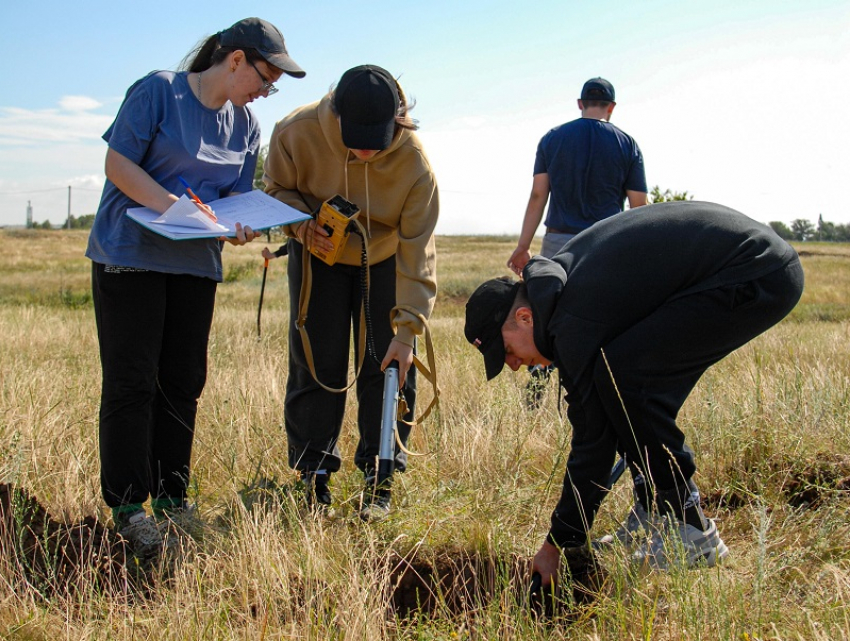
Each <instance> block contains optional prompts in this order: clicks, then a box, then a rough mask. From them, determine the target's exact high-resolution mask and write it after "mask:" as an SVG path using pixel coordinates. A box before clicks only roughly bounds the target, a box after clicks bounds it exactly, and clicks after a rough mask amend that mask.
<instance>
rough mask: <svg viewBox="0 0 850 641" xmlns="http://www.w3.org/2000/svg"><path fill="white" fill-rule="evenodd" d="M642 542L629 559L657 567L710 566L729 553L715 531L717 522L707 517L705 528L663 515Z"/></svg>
mask: <svg viewBox="0 0 850 641" xmlns="http://www.w3.org/2000/svg"><path fill="white" fill-rule="evenodd" d="M664 521H665V523H664V524H663V526H662V527H660V528H657V529H656V530H655V532H654V533H653V535H652V538H650V540H649V541H648V542H647V543H646V545H645V546H644V547H643V548H642V549H640V550H638V551H637V552H635V553H634V555H633V557H632V558H633V559H634V560H635V561H636V562H638V563H645V564H647V565H649V566H650V567H654V568H658V569H659V570H667V569H669V568H670V567H671V566H674V565H684V566H685V567H688V568H695V567H709V568H711V567H714V566H715V565H716V564H717V562H718V561H720V560H721V559H725V558H726V557H727V556H729V548H728V547H726V544H725V543H724V542H723V539H721V538H720V534H718V532H717V524H716V523H715V522H714V521H713V520H712V519H708V524H709V527H708V529H707V530H706V531H705V532H702V531H701V530H700V529H699V528H696V527H694V526H693V525H688V524H687V523H683V522H682V521H679V520H678V519H674V518H671V517H669V516H668V517H665V519H664Z"/></svg>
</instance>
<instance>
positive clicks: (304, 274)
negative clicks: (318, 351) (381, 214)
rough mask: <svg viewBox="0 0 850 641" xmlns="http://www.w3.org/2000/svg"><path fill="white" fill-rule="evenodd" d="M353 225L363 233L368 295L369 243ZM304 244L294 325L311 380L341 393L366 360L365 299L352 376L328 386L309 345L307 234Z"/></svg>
mask: <svg viewBox="0 0 850 641" xmlns="http://www.w3.org/2000/svg"><path fill="white" fill-rule="evenodd" d="M351 222H352V223H353V224H354V225H357V227H358V229H359V230H360V232H361V233H362V234H363V236H361V237H360V238H361V241H362V242H363V245H364V247H365V251H366V265H367V268H366V292H365V295H366V296H368V295H369V287H370V283H369V280H370V278H369V268H368V265H369V245H368V243H367V242H366V231H365V230H364V229H363V225H361V224H360V222H359V221H357V220H356V219H355V220H353V221H351ZM304 240H305V244H304V245H303V247H302V251H301V292H300V294H299V296H298V319H297V320H296V321H295V326H296V327H297V328H298V332H299V333H300V334H301V345H302V347H303V348H304V358H305V359H306V360H307V367H308V368H309V369H310V374H311V375H312V376H313V380H314V381H316V383H318V385H319V386H320V387H321V388H322V389H324V390H326V391H328V392H333V393H337V394H338V393H342V392H347V391H348V390H349V389H351V387H352V385H354V383H355V382H357V377H358V376H360V370H362V369H363V361H364V360H366V300H365V298H364V299H363V300H361V301H360V340H359V341H358V346H357V365H356V367H355V371H354V378H353V379H351V382H349V383H348V384H347V385H346V386H345V387H340V388H336V387H329V386H327V385H325V384H324V383H322V381H320V380H319V376H318V375H317V374H316V364H315V362H314V360H313V348H312V346H311V345H310V336H309V335H308V334H307V312H308V310H309V308H310V294H311V293H312V289H313V268H312V261H311V260H310V257H311V255H312V254H311V253H310V247H309V245H308V244H306V240H307V234H306V233H305V234H304Z"/></svg>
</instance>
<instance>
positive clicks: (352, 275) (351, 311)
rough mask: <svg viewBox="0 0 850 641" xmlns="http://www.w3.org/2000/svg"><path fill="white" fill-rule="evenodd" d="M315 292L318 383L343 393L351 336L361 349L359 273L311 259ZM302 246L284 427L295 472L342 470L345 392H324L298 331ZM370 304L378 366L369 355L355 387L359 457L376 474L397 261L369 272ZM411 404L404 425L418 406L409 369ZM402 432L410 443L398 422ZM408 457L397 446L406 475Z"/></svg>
mask: <svg viewBox="0 0 850 641" xmlns="http://www.w3.org/2000/svg"><path fill="white" fill-rule="evenodd" d="M310 258H311V261H312V263H311V265H312V272H313V289H312V293H311V297H310V308H309V310H308V316H307V322H306V327H307V334H308V336H309V337H310V344H311V346H312V349H313V359H314V363H315V367H316V373H317V375H318V377H319V380H320V381H322V383H324V384H325V385H327V386H329V387H334V388H340V387H343V386H344V385H345V384H346V383H347V379H348V378H349V352H350V350H351V335H352V333H353V335H354V337H355V354H356V349H357V345H358V343H359V331H360V301H361V300H362V289H361V280H360V278H361V276H360V272H361V270H360V267H354V266H350V265H340V264H337V265H333V266H329V265H326V264H325V263H324V262H322V261H321V260H319V259H317V258H316V257H315V256H311V257H310ZM301 261H302V245H301V243H299V242H297V241H294V240H290V242H289V264H288V267H287V272H288V277H289V300H290V306H291V310H292V311H291V314H290V316H291V320H290V327H289V377H288V378H287V381H286V400H285V402H284V423H285V425H286V436H287V440H288V452H289V465H290V466H291V467H292V468H294V469H297V470H301V471H309V470H321V469H324V470H327V471H328V472H335V471H337V470H339V468H340V463H341V454H340V451H339V448H338V447H337V441H338V439H339V435H340V432H341V431H342V421H343V417H344V415H345V402H346V394H344V393H333V392H328V391H326V390H324V389H322V388H321V387H320V386H319V385H318V384H317V383H316V381H315V380H314V379H313V376H312V375H311V373H310V370H309V368H308V365H307V361H306V358H305V356H304V348H303V345H302V342H301V334H300V333H299V331H298V329H297V328H296V327H295V322H296V320H297V316H298V299H299V296H300V293H301V278H302V263H301ZM369 275H370V289H369V304H370V311H371V324H372V331H373V335H374V339H375V353H376V356H377V360H376V359H375V358H372V357H370V356H369V354H368V351H367V354H366V360H365V362H364V363H363V369H362V370H361V373H360V377H359V378H358V379H357V383H356V385H355V389H356V393H357V426H358V430H359V436H360V439H359V443H358V445H357V451H356V452H355V455H354V462H355V464H356V465H357V467H358V468H359V469H361V470H363V471H364V472H365V473H367V474H370V473H371V472H372V471H373V470H374V469H375V467H376V460H377V456H378V451H379V447H380V436H381V409H382V406H383V394H384V374H383V372H381V369H380V361H381V360H382V359H383V358H384V355H385V354H386V352H387V348H388V347H389V344H390V341H391V340H392V339H393V337H394V335H395V334H394V333H393V330H392V326H391V324H390V312H391V310H392V308H393V307H394V306H395V301H396V296H395V282H396V264H395V257H394V256H393V257H391V258H388V259H387V260H385V261H382V262H380V263H378V264H376V265H372V266H370V267H369ZM402 392H403V394H404V397H405V400H406V402H407V406H408V409H409V411H408V414H407V415H406V416H405V417H404V418H405V420H411V418H412V417H413V412H414V409H415V403H416V371H415V368H413V367H411V368H410V371H408V373H407V380H406V381H405V386H404V389H403V390H402ZM397 427H398V434H399V437H400V438H401V441H402V442H403V443H407V437H408V436H409V434H410V427H409V426H408V425H406V424H405V423H403V422H401V421H399V422H398V423H397ZM406 465H407V456H406V455H405V454H404V452H402V451H400V450H399V449H398V446H396V457H395V467H396V470H398V471H404V469H405V467H406Z"/></svg>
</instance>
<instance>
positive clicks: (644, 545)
mask: <svg viewBox="0 0 850 641" xmlns="http://www.w3.org/2000/svg"><path fill="white" fill-rule="evenodd" d="M802 291H803V271H802V267H801V266H800V261H799V258H798V256H797V253H796V252H795V251H794V249H793V248H792V247H791V246H790V245H789V244H788V243H786V242H785V241H784V240H782V239H781V238H779V236H777V235H776V234H775V233H774V232H773V231H772V230H771V229H770V228H769V227H767V226H766V225H763V224H761V223H758V222H756V221H754V220H751V219H750V218H748V217H746V216H744V215H743V214H741V213H739V212H737V211H734V210H732V209H729V208H727V207H724V206H721V205H717V204H713V203H704V202H694V201H678V202H667V203H661V204H657V205H651V206H648V207H646V208H645V209H643V210H642V212H641V215H640V216H614V217H612V218H609V219H606V220H603V221H600V222H599V223H597V224H596V225H594V226H592V227H591V228H589V229H588V230H586V231H584V232H582V233H580V234H578V235H577V236H576V237H575V238H573V239H572V240H570V241H569V242H568V243H567V244H566V245H564V247H563V248H562V249H561V250H560V251H559V252H558V253H557V254H556V255H555V256H553V257H552V258H551V259H547V258H544V257H542V256H536V257H534V258H533V259H532V260H531V261H529V263H528V264H527V265H526V267H525V269H524V270H523V280H522V281H513V280H511V279H508V278H499V279H493V280H489V281H487V282H485V283H484V284H482V285H481V286H480V287H479V288H478V289H477V290H476V291H475V292H474V293H473V294H472V296H471V297H470V299H469V301H468V303H467V306H466V326H465V328H464V332H465V335H466V339H467V340H468V341H469V342H470V343H472V344H473V345H474V346H476V347H477V348H478V349H479V350H480V351H481V353H482V355H483V356H484V363H485V369H486V373H487V378H488V380H489V379H492V378H494V377H495V376H497V375H498V374H499V373H500V372H501V371H502V368H503V366H504V365H505V364H506V363H507V365H508V366H509V367H510V368H511V369H513V370H514V371H516V370H518V369H519V368H520V367H521V366H528V365H544V366H545V365H548V364H550V363H551V364H554V365H555V366H556V367H557V369H558V372H559V378H560V384H561V386H562V387H563V388H564V389H565V390H566V401H567V404H568V409H567V416H568V418H569V420H570V423H571V424H572V427H573V435H572V443H571V451H570V454H569V458H568V460H567V473H566V475H565V478H564V487H563V491H562V494H561V498H560V501H559V502H558V505H557V507H556V508H555V510H554V512H553V514H552V520H551V528H550V530H549V534H548V536H547V537H546V541H545V542H544V544H543V546H542V547H541V549H540V551H539V552H538V553H537V554H536V555H535V557H534V562H533V571H534V572H537V573H539V574H540V575H541V577H542V584H543V585H544V586H546V585H549V584H550V583H551V582H552V580H553V579H554V578H555V576H556V575H557V572H558V569H559V563H560V557H561V553H562V552H564V551H566V550H567V549H568V548H576V547H581V546H585V545H586V544H587V540H588V536H587V535H588V531H589V530H590V528H591V526H592V525H593V521H594V518H595V516H596V513H597V511H598V509H599V506H600V504H601V502H602V499H603V498H604V496H605V494H606V492H607V490H606V487H607V485H606V484H607V481H608V479H609V474H610V471H611V467H612V464H613V463H614V460H615V458H616V455H617V453H619V454H620V455H621V456H623V457H624V459H625V460H626V462H627V464H628V466H629V467H630V469H631V472H632V475H633V476H637V475H641V476H643V478H644V479H646V484H645V486H644V489H643V491H636V492H635V507H634V508H632V512H631V513H630V518H629V519H628V520H627V522H626V524H625V525H624V527H623V528H621V531H620V532H619V533H618V538H620V540H621V541H623V542H624V543H625V544H626V545H631V546H634V548H633V549H632V552H633V553H634V556H635V557H636V559H638V560H642V561H645V562H647V563H649V564H651V565H654V566H657V567H661V568H665V567H668V566H669V565H670V564H671V562H674V561H676V560H677V559H676V558H675V557H674V552H675V550H684V557H679V558H678V560H683V561H684V562H685V563H687V565H688V566H694V565H698V564H705V565H709V566H711V565H714V563H715V562H716V561H717V560H718V559H721V558H723V557H725V556H726V555H727V554H728V549H727V547H726V545H725V544H724V543H723V540H722V539H721V538H720V536H719V534H718V532H717V527H716V524H715V523H714V522H713V521H712V520H711V519H707V518H706V517H705V515H704V514H703V512H702V510H701V508H700V504H699V492H698V490H697V487H696V485H695V484H694V482H693V476H694V473H695V471H696V465H695V461H694V453H693V451H692V450H691V449H690V448H689V447H688V446H687V445H686V444H685V435H684V434H683V433H682V431H681V430H680V429H679V428H678V426H677V424H676V416H677V414H678V412H679V410H680V409H681V407H682V405H683V404H684V402H685V399H686V398H687V397H688V395H689V394H690V392H691V390H692V389H693V388H694V386H695V385H696V383H697V381H698V380H699V379H700V377H701V376H702V374H703V373H704V372H705V371H706V370H707V369H708V368H709V367H710V366H711V365H713V364H714V363H716V362H718V361H719V360H721V359H722V358H723V357H725V356H726V355H727V354H729V353H730V352H732V351H733V350H735V349H737V348H738V347H741V346H742V345H744V344H745V343H747V342H748V341H750V340H751V339H753V338H755V337H756V336H758V335H759V334H761V333H762V332H764V331H765V330H767V329H768V328H770V327H771V326H773V325H775V324H776V323H778V322H779V321H780V320H782V319H783V318H784V317H785V316H786V315H787V314H788V313H789V312H790V311H791V310H792V309H793V308H794V306H795V305H796V304H797V302H798V301H799V299H800V296H801V294H802ZM639 530H645V531H646V532H648V533H649V534H650V536H649V537H648V538H646V539H645V540H644V539H641V538H639V537H638V536H637V534H638V532H639ZM608 538H609V540H610V538H611V537H608ZM673 539H675V540H677V543H676V545H675V546H673V545H671V543H670V541H671V540H673ZM638 542H640V545H637V544H638Z"/></svg>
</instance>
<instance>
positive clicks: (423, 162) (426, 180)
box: [263, 96, 440, 345]
mask: <svg viewBox="0 0 850 641" xmlns="http://www.w3.org/2000/svg"><path fill="white" fill-rule="evenodd" d="M264 170H265V173H264V175H263V181H264V182H265V184H266V193H267V194H270V195H271V196H274V197H275V198H277V199H278V200H280V201H282V202H285V203H286V204H288V205H291V206H292V207H295V208H296V209H298V210H299V211H303V212H305V213H313V212H315V211H316V210H317V209H318V208H319V206H320V205H321V204H322V203H323V202H324V201H326V200H328V199H329V198H332V197H333V196H335V195H336V194H340V195H341V196H344V197H345V198H346V199H347V200H349V201H351V202H353V203H354V204H356V205H357V206H358V207H360V212H361V213H360V216H359V220H360V222H361V223H362V224H363V226H364V227H365V228H366V229H367V236H368V242H369V261H370V263H371V264H375V263H379V262H381V261H383V260H386V259H387V258H389V257H390V256H392V255H393V254H395V255H396V305H397V307H396V308H394V309H393V313H392V318H391V322H392V323H393V326H394V327H395V329H396V340H398V341H400V342H402V343H405V344H406V345H413V339H414V336H415V335H419V334H422V332H423V331H424V328H423V327H422V323H421V322H420V321H419V319H418V318H417V317H416V316H415V315H414V314H411V313H410V312H408V311H406V310H404V309H399V308H400V307H405V306H407V307H411V308H413V309H415V310H416V311H418V312H419V313H420V314H422V315H423V316H424V317H425V318H426V319H427V318H430V316H431V311H432V310H433V308H434V299H435V298H436V294H437V272H436V267H437V256H436V251H435V246H434V227H435V226H436V224H437V216H438V213H439V209H440V206H439V198H438V193H437V182H436V179H435V178H434V173H433V172H432V171H431V165H430V164H429V162H428V158H427V157H426V156H425V152H424V150H423V149H422V145H421V143H420V142H419V139H418V138H417V137H416V135H415V134H414V133H413V132H411V131H410V130H407V129H399V130H398V131H397V132H396V135H395V137H394V138H393V142H392V144H391V145H390V147H389V148H388V149H385V150H383V151H381V152H380V153H378V154H376V155H375V156H373V157H372V158H370V159H369V160H367V161H365V162H364V161H362V160H358V159H356V158H355V157H354V156H353V155H351V154H350V153H349V151H348V149H347V148H346V147H345V145H344V144H343V142H342V135H341V134H340V129H339V122H338V120H337V117H336V115H335V114H334V113H333V111H332V109H331V104H330V98H329V97H328V96H325V97H324V98H322V100H320V101H319V102H314V103H312V104H309V105H305V106H303V107H299V108H298V109H296V110H295V111H293V112H292V113H291V114H289V115H288V116H287V117H286V118H284V119H283V120H281V121H280V122H278V123H277V125H275V128H274V132H273V133H272V138H271V141H270V143H269V152H268V156H267V157H266V164H265V167H264ZM284 231H285V233H286V234H287V235H289V236H291V237H294V236H295V234H294V229H293V228H292V227H291V226H289V227H284ZM337 262H339V263H342V264H345V265H359V264H360V237H359V236H357V235H356V234H352V235H351V236H350V237H349V239H348V243H347V245H346V247H345V249H344V250H343V251H342V253H341V254H340V258H339V259H338V261H337Z"/></svg>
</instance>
